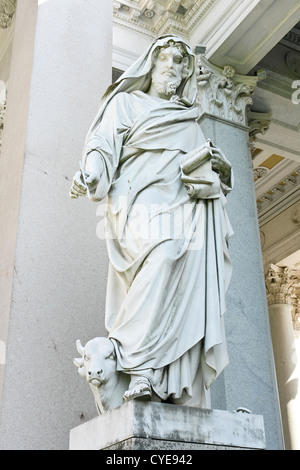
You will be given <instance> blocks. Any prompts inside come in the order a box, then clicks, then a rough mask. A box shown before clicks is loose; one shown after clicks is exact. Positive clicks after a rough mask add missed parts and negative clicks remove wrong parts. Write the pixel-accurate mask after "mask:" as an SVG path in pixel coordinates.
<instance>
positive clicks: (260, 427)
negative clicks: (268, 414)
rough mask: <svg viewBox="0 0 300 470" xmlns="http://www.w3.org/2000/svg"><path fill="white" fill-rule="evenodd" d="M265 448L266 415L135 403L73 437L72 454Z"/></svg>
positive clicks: (73, 433)
mask: <svg viewBox="0 0 300 470" xmlns="http://www.w3.org/2000/svg"><path fill="white" fill-rule="evenodd" d="M234 449H236V450H250V449H253V450H255V449H256V450H263V449H266V442H265V431H264V422H263V417H262V416H259V415H253V414H247V413H235V412H228V411H220V410H208V409H199V408H191V407H187V406H177V405H169V404H163V403H155V402H143V401H140V400H132V401H130V402H128V403H125V404H124V405H122V406H121V407H119V408H116V409H114V410H112V411H110V412H108V413H106V414H104V415H101V416H98V417H97V418H94V419H92V420H91V421H88V422H86V423H84V424H82V425H80V426H78V427H76V428H74V429H72V430H71V433H70V450H234Z"/></svg>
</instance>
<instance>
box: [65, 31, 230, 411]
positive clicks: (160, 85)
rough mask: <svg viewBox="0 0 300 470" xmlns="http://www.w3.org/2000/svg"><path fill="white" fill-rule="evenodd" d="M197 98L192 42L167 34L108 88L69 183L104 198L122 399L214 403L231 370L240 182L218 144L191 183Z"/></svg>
mask: <svg viewBox="0 0 300 470" xmlns="http://www.w3.org/2000/svg"><path fill="white" fill-rule="evenodd" d="M196 94H197V80H196V70H195V57H194V55H193V53H192V51H191V49H190V47H189V46H188V44H186V42H185V41H184V40H182V39H181V38H179V37H177V36H175V35H165V36H162V37H160V38H158V39H157V40H156V41H155V42H154V43H153V44H152V45H151V46H150V47H149V49H148V50H147V51H146V52H145V54H143V55H142V56H141V57H140V58H139V59H138V60H137V61H136V62H135V63H134V64H133V65H132V66H131V67H130V68H129V69H128V70H127V71H126V72H125V73H124V74H123V75H122V76H121V77H120V79H119V80H118V81H117V82H116V83H115V84H113V85H111V86H110V87H109V88H108V90H107V91H106V93H105V95H104V97H103V100H102V104H101V107H100V110H99V113H98V115H97V116H96V118H95V120H94V122H93V124H92V126H91V129H90V131H89V133H88V136H87V139H86V142H85V147H84V152H83V159H82V169H81V171H79V172H77V173H76V174H75V176H74V179H73V184H72V187H71V192H70V195H71V197H73V198H76V197H79V196H88V197H89V198H90V199H91V200H93V201H101V200H102V199H104V198H105V197H106V196H107V211H106V223H107V249H108V255H109V274H108V284H107V298H106V314H105V326H106V329H107V331H108V337H109V338H110V339H111V341H112V342H113V344H114V346H115V352H116V361H117V370H118V371H120V372H122V373H124V374H128V375H130V384H129V388H128V390H126V391H125V393H124V400H130V399H134V398H137V397H144V398H146V399H160V400H161V401H168V402H172V403H175V404H184V405H188V406H196V407H207V406H209V387H210V385H211V384H212V383H213V381H214V380H215V379H216V377H217V376H218V375H219V374H220V373H221V372H222V370H223V369H224V367H225V366H226V365H227V364H228V354H227V348H226V337H225V328H224V313H225V309H226V306H225V294H226V290H227V287H228V284H229V281H230V277H231V262H230V258H229V252H228V240H229V237H230V236H231V235H232V229H231V226H230V223H229V220H228V217H227V214H226V195H227V193H228V192H229V191H231V189H232V183H233V177H232V169H231V165H230V163H229V162H228V160H227V159H226V158H225V156H224V155H223V153H222V152H221V150H220V149H218V148H217V147H215V146H214V145H210V148H209V152H208V153H207V154H208V155H209V158H208V159H207V158H206V159H204V160H205V161H206V162H209V164H210V165H211V170H212V171H211V172H210V176H209V178H211V179H209V178H208V180H207V181H206V180H205V178H206V177H207V175H202V176H203V177H202V178H201V175H200V178H199V175H198V179H197V175H196V177H193V178H191V179H190V180H189V178H188V175H187V177H186V175H184V171H183V167H184V164H183V162H185V161H187V159H189V157H191V160H193V158H194V157H195V156H196V157H197V155H198V157H199V151H198V149H203V148H205V145H206V144H207V140H206V138H205V136H204V135H203V132H202V130H201V128H200V126H199V124H198V123H197V118H198V113H199V111H198V108H197V107H196V106H195V99H196ZM200 153H201V151H200ZM198 157H197V158H198ZM197 158H196V160H197ZM199 158H200V157H199ZM199 158H198V159H199ZM201 158H202V157H201ZM201 158H200V160H201ZM200 160H199V162H198V163H199V165H200V163H203V161H204V160H203V159H202V160H203V161H201V162H200ZM200 168H201V165H200ZM201 171H202V170H201ZM201 171H200V173H201ZM188 183H189V184H188ZM195 183H196V184H195ZM191 188H192V191H191ZM197 188H198V189H197ZM167 222H168V223H167Z"/></svg>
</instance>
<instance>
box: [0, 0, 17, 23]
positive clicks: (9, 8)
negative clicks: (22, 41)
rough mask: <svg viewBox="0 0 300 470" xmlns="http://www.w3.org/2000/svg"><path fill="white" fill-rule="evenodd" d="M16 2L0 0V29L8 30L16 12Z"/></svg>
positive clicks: (14, 0) (13, 0)
mask: <svg viewBox="0 0 300 470" xmlns="http://www.w3.org/2000/svg"><path fill="white" fill-rule="evenodd" d="M16 7H17V0H0V28H2V29H6V28H9V27H10V25H11V23H12V20H13V17H14V14H15V12H16Z"/></svg>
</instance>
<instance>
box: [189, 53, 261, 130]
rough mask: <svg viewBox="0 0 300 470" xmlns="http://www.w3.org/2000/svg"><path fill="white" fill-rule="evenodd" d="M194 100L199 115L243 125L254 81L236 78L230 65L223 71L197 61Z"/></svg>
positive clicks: (206, 61)
mask: <svg viewBox="0 0 300 470" xmlns="http://www.w3.org/2000/svg"><path fill="white" fill-rule="evenodd" d="M198 61H199V62H198V77H197V81H198V97H197V104H198V106H199V108H200V112H201V114H205V113H208V114H212V115H215V116H217V117H220V118H223V119H226V120H229V121H232V122H235V123H237V124H242V125H245V126H246V125H247V109H248V106H249V105H251V104H252V102H253V101H252V95H253V93H254V90H255V87H256V84H257V80H258V78H257V77H249V76H244V75H239V74H237V73H236V71H235V69H234V68H233V67H232V66H231V65H227V66H225V67H224V68H223V69H222V68H219V67H216V66H214V65H213V64H211V63H210V62H209V61H208V60H207V59H206V58H205V57H204V56H203V55H200V56H199V57H198Z"/></svg>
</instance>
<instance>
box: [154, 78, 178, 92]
mask: <svg viewBox="0 0 300 470" xmlns="http://www.w3.org/2000/svg"><path fill="white" fill-rule="evenodd" d="M152 83H153V85H154V87H155V89H156V91H157V93H159V94H163V95H175V93H176V91H177V88H178V87H179V85H180V83H181V78H177V77H162V76H161V75H158V74H157V75H156V74H155V73H153V74H152Z"/></svg>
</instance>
